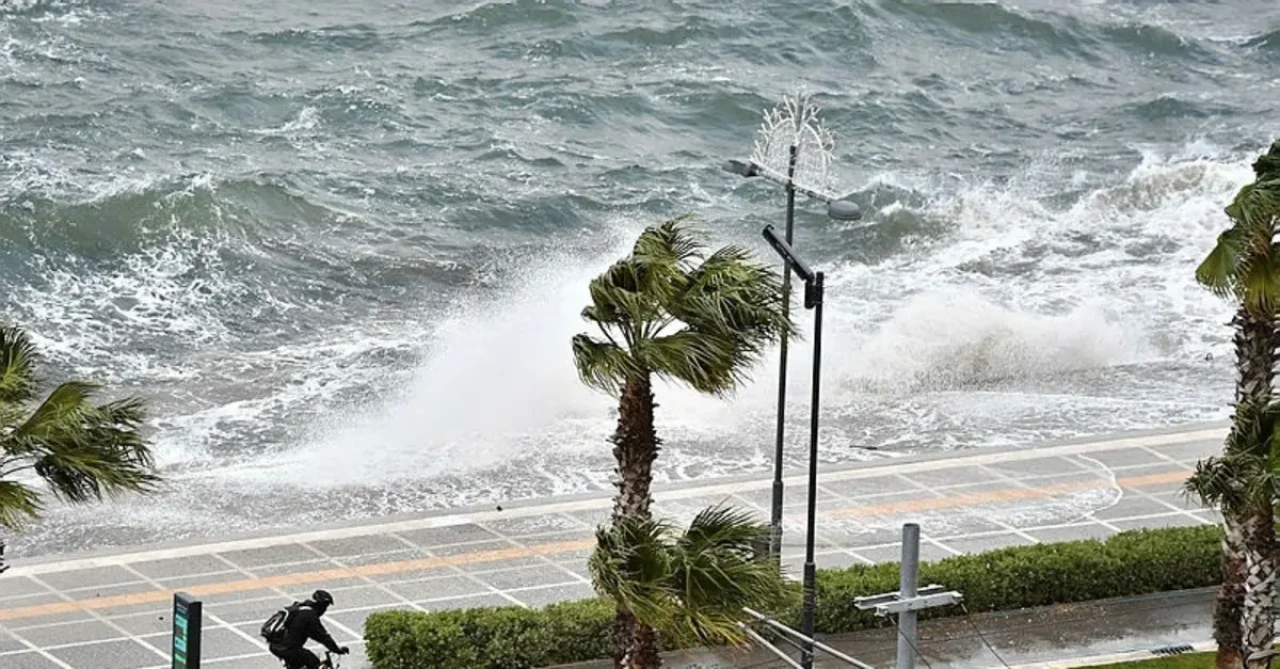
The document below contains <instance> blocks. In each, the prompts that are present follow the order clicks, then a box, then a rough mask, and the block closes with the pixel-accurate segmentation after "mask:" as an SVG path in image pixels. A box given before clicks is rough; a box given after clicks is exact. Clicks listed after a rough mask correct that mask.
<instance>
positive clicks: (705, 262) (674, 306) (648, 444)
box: [573, 217, 793, 663]
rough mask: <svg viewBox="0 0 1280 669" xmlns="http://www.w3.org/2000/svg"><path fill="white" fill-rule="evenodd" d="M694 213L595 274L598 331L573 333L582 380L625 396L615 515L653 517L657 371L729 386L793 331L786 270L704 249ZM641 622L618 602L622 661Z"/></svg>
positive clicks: (616, 444) (617, 655) (616, 438)
mask: <svg viewBox="0 0 1280 669" xmlns="http://www.w3.org/2000/svg"><path fill="white" fill-rule="evenodd" d="M687 220H688V219H687V217H682V218H677V219H674V220H670V221H667V222H665V223H662V224H660V225H655V226H651V227H649V228H647V229H646V230H645V231H644V232H643V233H641V234H640V237H639V238H638V239H637V240H636V243H635V245H634V247H633V248H632V251H631V254H630V255H629V256H627V257H626V258H623V259H622V260H619V261H618V262H616V263H614V264H613V266H611V267H610V268H609V269H607V270H605V272H604V273H603V274H601V275H600V276H598V277H596V278H595V279H594V280H592V282H591V285H590V294H591V304H590V305H588V306H587V307H586V308H585V309H583V311H582V317H583V318H584V319H586V320H587V321H589V322H591V323H593V324H594V325H595V326H596V327H597V329H598V330H599V334H600V336H599V337H591V336H589V335H585V334H580V335H577V336H575V337H574V338H573V354H574V359H575V362H576V364H577V367H578V374H579V376H581V378H582V380H583V382H584V383H586V384H588V385H590V386H593V387H595V388H598V389H601V390H603V391H605V392H608V393H610V394H611V395H615V396H618V397H619V400H618V425H617V429H616V430H615V432H614V434H613V436H612V437H611V439H610V441H611V442H612V443H613V455H614V458H615V459H616V460H617V472H618V481H617V486H618V493H617V496H616V497H615V498H614V506H613V522H614V523H615V524H617V523H620V522H621V521H622V520H623V519H624V518H631V519H635V520H644V519H647V518H649V506H650V503H651V501H652V498H651V496H650V484H651V483H652V479H653V474H652V470H653V463H654V460H655V459H656V458H657V456H658V450H659V446H660V444H661V441H660V440H659V439H658V435H657V433H656V431H655V429H654V423H653V410H654V407H655V405H654V401H653V379H654V377H655V376H656V377H659V378H666V379H673V380H676V381H680V382H683V383H685V384H688V385H689V386H691V387H693V388H694V389H696V390H699V391H701V392H704V393H709V394H712V395H718V396H722V395H726V394H728V393H730V392H731V391H733V390H734V389H735V388H736V387H737V386H738V385H739V384H740V383H741V382H743V381H744V380H745V379H746V376H747V371H748V370H749V369H750V368H751V367H752V366H753V365H754V364H755V363H756V362H758V361H759V359H760V356H761V354H762V353H763V352H764V349H765V347H766V346H767V345H768V344H770V343H771V342H773V341H775V340H777V339H778V338H779V336H780V335H781V334H782V333H784V332H787V333H790V332H792V331H793V326H792V324H791V320H790V318H789V317H788V316H787V314H786V312H784V311H783V309H782V292H781V286H782V282H781V279H780V277H779V276H778V274H777V273H776V272H774V271H772V270H770V269H769V268H767V267H765V266H763V265H761V264H757V263H755V262H754V261H753V260H752V257H751V253H750V252H749V251H747V250H746V249H743V248H741V247H737V246H726V247H724V248H722V249H720V250H718V251H716V252H714V253H711V254H710V255H705V254H704V246H703V244H702V242H701V241H700V240H699V239H698V237H697V236H696V235H695V234H694V233H693V232H692V231H691V230H690V229H689V228H688V227H687ZM634 628H635V623H634V619H633V617H632V616H631V615H630V613H629V612H628V611H627V610H625V609H621V608H620V609H619V610H618V619H617V622H616V624H615V629H614V660H615V662H616V663H619V662H621V659H622V654H623V653H624V652H625V649H626V648H627V647H629V646H630V645H631V639H632V637H633V635H634V633H636V630H635V629H634ZM640 633H643V634H649V631H646V630H643V629H642V630H640Z"/></svg>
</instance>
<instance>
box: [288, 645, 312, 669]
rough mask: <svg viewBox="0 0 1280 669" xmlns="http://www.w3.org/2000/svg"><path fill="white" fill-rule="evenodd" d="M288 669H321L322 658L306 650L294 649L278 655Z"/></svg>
mask: <svg viewBox="0 0 1280 669" xmlns="http://www.w3.org/2000/svg"><path fill="white" fill-rule="evenodd" d="M277 657H279V658H280V659H282V660H284V666H285V667H286V668H287V669H320V658H318V657H316V654H315V653H313V652H311V651H309V650H307V649H306V648H294V649H290V650H286V651H282V652H281V653H280V654H279V655H277Z"/></svg>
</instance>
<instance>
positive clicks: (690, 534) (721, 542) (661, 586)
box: [589, 506, 794, 669]
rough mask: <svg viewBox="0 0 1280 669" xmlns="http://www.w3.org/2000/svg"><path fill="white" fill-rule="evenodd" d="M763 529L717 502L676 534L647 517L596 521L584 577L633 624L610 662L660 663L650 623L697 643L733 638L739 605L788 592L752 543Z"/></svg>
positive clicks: (739, 635) (774, 599) (631, 668)
mask: <svg viewBox="0 0 1280 669" xmlns="http://www.w3.org/2000/svg"><path fill="white" fill-rule="evenodd" d="M770 531H771V530H770V527H769V526H768V525H766V524H762V523H757V522H755V521H753V520H752V519H751V518H750V516H749V515H748V514H746V513H744V512H742V511H738V510H734V509H730V508H727V507H723V506H715V507H710V508H708V509H705V510H703V511H702V512H701V513H699V514H698V515H697V516H696V517H695V518H694V519H693V522H692V523H690V525H689V529H687V530H685V531H684V532H683V533H681V534H680V535H679V536H674V534H675V531H674V528H672V527H671V526H670V525H667V524H665V523H662V522H658V521H654V520H651V519H636V518H624V519H623V520H622V521H620V522H618V523H615V524H613V525H612V526H603V527H601V528H600V530H599V531H598V532H597V533H596V539H597V545H596V549H595V551H594V552H593V553H592V556H591V560H590V564H589V566H590V569H591V576H592V581H593V582H594V584H595V587H596V590H597V591H598V592H600V594H602V595H604V596H606V597H609V598H610V599H612V600H613V601H614V602H615V603H616V605H617V607H618V609H619V610H626V611H629V612H630V613H631V614H632V615H633V616H634V617H635V619H636V620H637V621H638V622H639V623H640V624H639V625H637V631H636V634H635V637H634V638H633V640H632V643H631V645H630V646H629V647H628V648H627V650H626V652H625V653H624V654H623V657H622V659H621V661H620V662H618V666H619V667H622V668H623V669H657V668H658V667H660V666H662V660H661V658H660V657H659V656H658V639H657V631H658V630H662V631H664V632H666V633H668V634H671V635H673V636H675V637H684V636H693V637H694V638H696V639H697V640H698V641H700V642H702V643H705V644H715V643H726V642H727V643H739V642H741V641H742V640H743V638H744V634H743V632H742V628H741V627H739V625H738V623H739V622H740V621H741V620H742V618H743V613H742V609H743V607H752V608H767V607H770V606H774V605H777V604H781V603H783V602H786V601H787V600H788V599H790V598H791V597H793V596H794V592H793V591H791V590H789V589H788V588H787V586H786V582H785V579H784V578H783V576H782V572H781V569H780V568H779V566H778V564H777V563H776V562H774V561H773V560H770V559H767V558H766V557H763V556H759V555H758V554H757V552H756V550H755V549H756V546H757V545H758V542H760V541H761V539H762V538H767V537H768V536H769V533H770Z"/></svg>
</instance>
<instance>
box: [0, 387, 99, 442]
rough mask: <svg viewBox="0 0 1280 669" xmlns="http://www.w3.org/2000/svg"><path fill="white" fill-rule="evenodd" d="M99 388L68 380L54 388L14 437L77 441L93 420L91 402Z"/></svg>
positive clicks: (19, 427) (94, 409)
mask: <svg viewBox="0 0 1280 669" xmlns="http://www.w3.org/2000/svg"><path fill="white" fill-rule="evenodd" d="M97 389H98V386H97V385H96V384H93V383H86V382H83V381H68V382H66V383H63V384H61V385H59V386H58V387H57V388H54V389H53V392H51V393H49V396H48V397H46V398H45V399H44V401H43V402H41V403H40V406H38V407H36V409H35V411H33V412H31V415H30V416H28V417H27V420H25V421H24V422H23V423H22V424H21V425H19V426H18V427H17V429H16V430H14V432H13V435H12V436H13V437H15V438H18V439H30V440H58V439H66V438H75V437H77V436H78V435H79V434H80V433H81V428H82V427H83V426H84V425H85V423H86V422H88V421H90V420H92V418H93V414H94V413H95V412H96V408H95V407H94V406H93V404H92V403H91V402H90V400H91V399H92V397H93V394H94V392H96V391H97Z"/></svg>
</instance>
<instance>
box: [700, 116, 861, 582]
mask: <svg viewBox="0 0 1280 669" xmlns="http://www.w3.org/2000/svg"><path fill="white" fill-rule="evenodd" d="M831 144H832V140H831V137H830V133H828V132H826V131H825V130H824V129H823V128H822V126H821V124H820V123H819V122H818V119H817V108H816V107H815V106H813V105H812V104H811V103H810V102H809V100H808V98H807V97H805V96H796V97H794V98H790V99H788V100H786V101H785V102H784V104H783V106H782V107H780V108H779V109H777V110H774V111H772V112H769V113H767V114H766V115H765V121H764V123H763V125H762V126H761V128H760V131H759V137H758V138H757V140H756V149H755V151H754V152H753V153H752V159H751V160H749V161H744V160H729V161H727V162H726V163H725V164H724V169H725V171H728V172H732V173H733V174H737V175H739V176H742V177H747V178H750V177H762V178H764V179H766V180H768V181H772V182H773V183H776V184H778V185H780V186H782V187H783V188H784V189H785V190H786V192H787V209H786V228H785V235H786V238H785V239H786V243H787V245H788V246H790V245H791V244H792V243H793V240H794V229H795V209H796V193H801V194H803V195H806V196H808V197H810V198H812V199H815V200H818V201H820V202H824V203H826V205H827V216H828V217H829V218H831V219H833V220H837V221H857V220H860V219H861V218H862V210H861V209H859V208H858V205H857V204H856V203H854V202H850V201H849V200H845V199H841V198H838V197H836V196H834V195H832V194H830V193H827V192H824V190H823V188H822V186H823V183H824V182H825V181H826V168H827V165H828V164H829V162H830V153H831ZM783 145H785V146H786V149H787V151H786V165H785V170H786V172H785V173H783V172H782V171H781V170H782V168H783V165H782V164H781V161H780V160H779V159H778V158H779V156H781V155H782V153H781V150H780V148H781V146H783ZM802 147H804V148H807V149H808V152H807V153H806V154H805V155H806V156H809V157H812V158H813V161H811V162H808V163H805V164H804V165H801V162H800V156H801V149H802ZM806 183H808V184H810V185H806ZM806 290H807V288H806ZM782 309H783V312H784V313H786V314H787V315H788V316H790V315H791V273H790V272H784V273H783V275H782ZM787 353H788V337H787V336H786V335H785V334H784V335H782V339H781V341H780V342H779V346H778V358H779V360H778V413H777V417H776V418H777V426H776V433H775V441H774V453H773V499H772V504H771V514H770V519H769V524H770V528H771V529H772V532H771V533H770V538H769V554H770V555H771V556H773V558H774V559H775V560H779V561H780V560H781V559H782V496H783V484H782V466H783V460H782V456H783V443H784V441H785V434H786V407H787ZM811 515H812V514H811ZM810 522H812V521H810Z"/></svg>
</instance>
